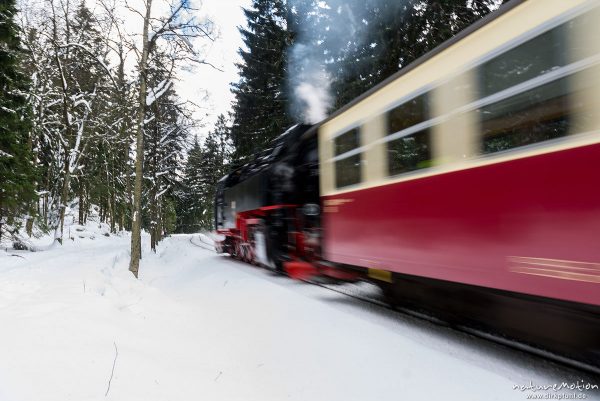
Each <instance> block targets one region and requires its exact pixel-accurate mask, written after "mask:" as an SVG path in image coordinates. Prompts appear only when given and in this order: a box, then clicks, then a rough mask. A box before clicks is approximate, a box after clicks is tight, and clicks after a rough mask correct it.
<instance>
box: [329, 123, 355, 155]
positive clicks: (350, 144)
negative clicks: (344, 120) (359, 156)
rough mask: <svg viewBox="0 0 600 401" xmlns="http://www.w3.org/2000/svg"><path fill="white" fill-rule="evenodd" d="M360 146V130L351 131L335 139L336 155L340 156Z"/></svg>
mask: <svg viewBox="0 0 600 401" xmlns="http://www.w3.org/2000/svg"><path fill="white" fill-rule="evenodd" d="M359 146H360V133H359V130H358V128H354V129H351V130H350V131H348V132H345V133H343V134H341V135H339V136H337V137H336V138H335V139H334V148H335V155H336V156H339V155H342V154H344V153H346V152H349V151H351V150H353V149H356V148H358V147H359Z"/></svg>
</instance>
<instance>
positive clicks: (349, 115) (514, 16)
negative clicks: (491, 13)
mask: <svg viewBox="0 0 600 401" xmlns="http://www.w3.org/2000/svg"><path fill="white" fill-rule="evenodd" d="M590 3H593V4H597V3H599V1H598V0H594V1H590V0H529V1H526V2H524V3H522V4H520V5H518V6H517V7H515V8H513V9H512V10H509V11H508V12H507V13H505V14H504V15H502V16H500V17H498V18H496V19H495V20H493V21H491V22H489V23H487V24H486V25H485V26H483V27H481V28H479V29H478V30H477V31H475V32H473V33H472V34H470V35H468V36H467V37H465V38H463V39H462V40H460V41H458V42H456V43H455V44H453V45H452V46H450V47H449V48H447V49H445V50H444V51H442V52H440V53H439V54H437V55H435V56H434V57H432V58H431V59H429V60H427V61H425V62H423V63H422V64H421V65H419V66H418V67H416V68H415V69H413V70H412V71H409V72H408V73H406V74H404V75H402V76H400V77H398V78H397V79H396V80H395V81H393V82H391V83H389V84H388V85H386V86H385V87H383V88H381V89H379V90H378V91H376V92H375V93H373V94H372V95H370V96H369V97H367V98H365V99H363V100H362V101H360V102H359V103H357V104H355V105H354V106H352V107H350V108H349V109H348V110H346V111H344V112H343V113H341V114H340V115H338V116H336V117H335V118H333V119H331V120H330V121H327V122H326V123H325V124H323V125H322V126H321V127H320V129H319V147H320V160H321V161H322V163H321V193H322V194H323V195H331V194H335V193H341V192H346V191H348V190H355V189H360V188H361V187H368V186H372V185H373V184H374V183H363V184H361V185H357V186H355V187H352V188H344V189H341V190H335V185H334V172H333V163H332V162H331V159H332V158H333V156H334V155H333V153H334V150H333V138H334V137H335V136H336V135H339V134H340V133H343V132H344V131H346V130H348V129H349V128H353V127H357V126H361V125H363V124H365V123H366V122H368V121H369V120H370V119H372V118H375V117H377V116H379V115H381V114H382V113H384V112H386V111H387V110H389V109H390V108H391V107H394V106H395V105H397V104H398V101H399V100H400V99H402V98H404V97H406V96H408V95H410V94H412V93H413V92H416V91H419V90H423V89H426V88H431V87H433V86H435V85H436V84H437V83H441V82H444V81H445V80H447V79H448V78H450V77H451V76H454V75H456V74H458V73H460V72H463V71H466V70H468V69H469V68H472V67H473V65H475V64H476V63H478V62H480V61H481V59H482V58H483V57H484V56H486V55H488V54H490V53H492V52H493V51H494V50H495V49H498V48H501V47H502V46H503V45H505V44H507V43H509V42H511V41H513V40H515V39H516V38H518V37H520V36H522V35H523V34H525V33H527V32H528V31H531V30H532V29H535V28H536V27H538V26H540V25H544V24H545V23H547V22H549V21H551V20H553V19H554V18H556V17H559V16H561V15H562V14H565V13H568V12H569V11H571V10H575V9H577V8H579V7H580V6H583V5H585V4H590Z"/></svg>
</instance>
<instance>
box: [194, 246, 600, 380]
mask: <svg viewBox="0 0 600 401" xmlns="http://www.w3.org/2000/svg"><path fill="white" fill-rule="evenodd" d="M192 239H193V237H191V238H190V243H191V244H192V245H195V246H198V247H199V248H202V249H206V250H210V251H213V252H214V251H215V248H214V245H212V244H209V243H208V242H207V241H206V240H205V239H204V238H203V236H198V239H199V241H200V243H199V244H198V243H195V242H193V241H192ZM272 271H273V272H276V273H277V274H280V275H282V276H286V277H288V275H287V274H286V273H285V272H279V271H274V270H272ZM300 281H302V282H304V283H307V284H310V285H313V286H317V287H321V288H324V289H326V290H329V291H332V292H335V293H338V294H340V295H344V296H346V297H349V298H352V299H355V300H358V301H361V302H364V303H368V304H370V305H374V306H376V307H379V308H382V309H386V310H388V311H391V312H393V313H397V314H400V315H404V316H411V317H414V318H417V319H420V320H425V321H427V322H429V323H432V324H434V325H436V326H440V327H444V328H447V329H452V330H456V331H459V332H462V333H466V334H469V335H472V336H475V337H477V338H481V339H484V340H487V341H491V342H494V343H496V344H501V345H503V346H506V347H508V348H511V349H515V350H519V351H521V352H525V353H528V354H531V355H535V356H536V357H541V358H544V359H546V360H549V361H552V362H554V363H558V364H561V365H563V366H567V367H570V368H575V369H578V370H580V371H583V372H587V373H591V374H594V375H600V368H599V367H596V366H592V365H588V364H585V363H581V362H579V361H577V360H573V359H570V358H566V357H563V356H561V355H556V354H553V353H551V352H548V351H545V350H543V349H539V348H536V347H533V346H531V345H528V344H523V343H520V342H518V341H514V340H511V339H507V338H504V337H501V336H498V335H495V334H493V333H488V332H485V331H481V330H477V329H474V328H471V327H468V326H463V325H456V324H452V323H449V322H447V321H445V320H443V319H440V318H438V317H436V316H433V315H431V314H428V313H425V312H422V311H419V310H416V309H412V308H407V307H401V306H392V305H390V304H388V303H386V302H384V301H383V299H382V295H381V294H380V293H379V291H378V290H376V288H377V287H376V286H375V285H372V286H373V290H372V291H366V290H364V289H358V288H355V291H354V292H353V291H351V290H350V289H351V288H353V287H352V286H348V285H342V286H341V285H339V284H326V283H320V282H318V281H315V280H300ZM365 292H368V293H369V295H368V296H366V295H360V293H365ZM357 293H358V294H357Z"/></svg>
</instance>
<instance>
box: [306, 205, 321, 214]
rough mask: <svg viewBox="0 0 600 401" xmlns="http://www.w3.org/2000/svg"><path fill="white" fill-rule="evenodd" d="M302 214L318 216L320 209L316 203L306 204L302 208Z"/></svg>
mask: <svg viewBox="0 0 600 401" xmlns="http://www.w3.org/2000/svg"><path fill="white" fill-rule="evenodd" d="M302 213H304V215H305V216H318V215H319V214H320V213H321V207H320V206H319V205H317V204H316V203H307V204H306V205H304V207H303V208H302Z"/></svg>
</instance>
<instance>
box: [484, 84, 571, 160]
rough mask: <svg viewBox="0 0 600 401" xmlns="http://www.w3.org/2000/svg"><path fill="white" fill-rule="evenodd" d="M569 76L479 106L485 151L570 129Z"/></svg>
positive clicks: (549, 137) (554, 134)
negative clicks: (487, 104) (496, 101)
mask: <svg viewBox="0 0 600 401" xmlns="http://www.w3.org/2000/svg"><path fill="white" fill-rule="evenodd" d="M568 90H569V86H568V79H567V78H563V79H560V80H557V81H554V82H551V83H549V84H546V85H542V86H539V87H537V88H535V89H532V90H529V91H526V92H523V93H520V94H518V95H516V96H513V97H510V98H508V99H505V100H503V101H501V102H498V103H494V104H491V105H489V106H486V107H482V108H481V109H479V110H478V113H479V114H480V118H481V121H482V126H481V128H482V134H483V138H482V153H483V154H489V153H494V152H500V151H503V150H508V149H512V148H516V147H519V146H525V145H529V144H533V143H537V142H542V141H546V140H550V139H554V138H559V137H562V136H565V135H567V134H568V132H569V121H570V116H569V98H568Z"/></svg>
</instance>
